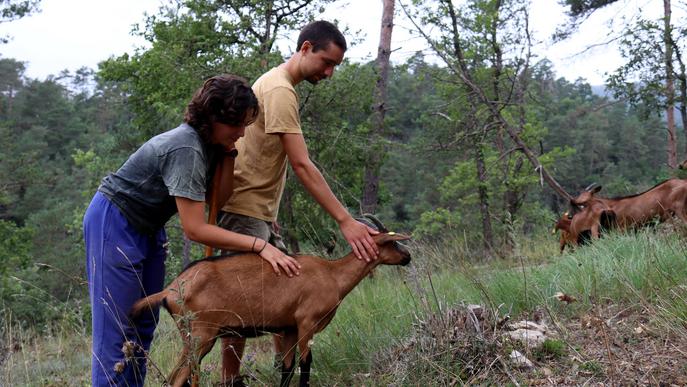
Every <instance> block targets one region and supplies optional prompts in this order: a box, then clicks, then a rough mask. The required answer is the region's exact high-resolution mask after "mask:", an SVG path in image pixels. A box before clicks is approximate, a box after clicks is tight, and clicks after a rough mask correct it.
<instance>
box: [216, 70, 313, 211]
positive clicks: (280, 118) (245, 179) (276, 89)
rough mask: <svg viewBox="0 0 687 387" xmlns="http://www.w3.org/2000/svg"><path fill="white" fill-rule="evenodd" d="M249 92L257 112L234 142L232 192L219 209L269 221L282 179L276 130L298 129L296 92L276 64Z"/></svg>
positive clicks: (281, 152)
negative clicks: (253, 99) (255, 98)
mask: <svg viewBox="0 0 687 387" xmlns="http://www.w3.org/2000/svg"><path fill="white" fill-rule="evenodd" d="M253 92H255V95H256V96H257V97H258V102H259V103H260V114H259V115H258V118H257V120H256V121H255V123H253V124H252V125H251V126H249V127H247V128H246V133H245V135H244V137H243V138H241V139H239V140H238V142H237V143H236V148H237V149H238V151H239V154H238V156H237V158H236V164H235V166H234V193H233V194H232V196H231V198H230V199H229V201H228V202H227V204H226V205H225V206H224V207H223V208H222V210H224V211H227V212H233V213H236V214H241V215H247V216H251V217H254V218H258V219H262V220H265V221H268V222H273V221H275V220H276V219H277V213H278V211H279V201H280V200H281V196H282V193H283V192H284V184H285V182H286V162H287V159H286V151H284V147H283V146H282V143H281V140H280V138H279V135H278V133H302V131H301V121H300V117H299V115H298V94H297V93H296V90H295V89H294V87H293V85H292V84H291V77H290V76H289V74H288V73H287V72H286V71H285V70H283V69H281V68H279V67H275V68H273V69H272V70H270V71H268V72H266V73H265V74H263V75H262V76H261V77H260V78H258V80H257V81H255V83H254V84H253Z"/></svg>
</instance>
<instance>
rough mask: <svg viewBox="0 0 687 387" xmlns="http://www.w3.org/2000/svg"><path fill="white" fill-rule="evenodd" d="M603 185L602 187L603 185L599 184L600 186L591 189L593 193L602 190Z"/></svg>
mask: <svg viewBox="0 0 687 387" xmlns="http://www.w3.org/2000/svg"><path fill="white" fill-rule="evenodd" d="M601 187H602V186H600V185H599V186H596V187H594V189H593V190H591V193H597V192H599V191H601Z"/></svg>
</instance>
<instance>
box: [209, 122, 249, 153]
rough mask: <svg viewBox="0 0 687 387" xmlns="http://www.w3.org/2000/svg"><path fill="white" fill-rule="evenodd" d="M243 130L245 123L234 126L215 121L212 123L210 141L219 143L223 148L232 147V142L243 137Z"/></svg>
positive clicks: (244, 130)
mask: <svg viewBox="0 0 687 387" xmlns="http://www.w3.org/2000/svg"><path fill="white" fill-rule="evenodd" d="M245 132H246V125H245V124H241V125H239V126H235V125H229V124H223V123H221V122H216V121H215V122H213V123H212V143H213V144H220V145H222V146H224V147H225V148H233V147H234V143H235V142H236V141H237V140H238V139H239V138H241V137H243V135H244V133H245Z"/></svg>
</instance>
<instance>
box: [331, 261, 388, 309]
mask: <svg viewBox="0 0 687 387" xmlns="http://www.w3.org/2000/svg"><path fill="white" fill-rule="evenodd" d="M330 262H331V263H332V264H331V273H332V276H333V277H334V278H335V279H336V283H337V285H338V287H339V292H340V296H341V298H343V297H344V296H345V295H346V294H348V293H350V291H351V290H353V288H354V287H356V285H358V284H359V283H360V281H362V280H363V278H365V277H366V276H367V275H368V274H369V273H370V271H371V270H372V269H374V268H375V267H377V265H379V264H380V263H382V262H381V258H380V257H377V259H373V260H372V261H370V262H366V261H365V260H364V259H358V258H357V257H356V256H355V254H353V252H350V253H348V254H347V255H346V256H344V257H343V258H341V259H337V260H336V261H330Z"/></svg>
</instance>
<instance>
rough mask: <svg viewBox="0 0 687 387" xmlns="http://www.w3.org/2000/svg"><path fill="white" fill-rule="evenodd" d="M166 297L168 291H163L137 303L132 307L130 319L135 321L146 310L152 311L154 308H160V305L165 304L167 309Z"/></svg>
mask: <svg viewBox="0 0 687 387" xmlns="http://www.w3.org/2000/svg"><path fill="white" fill-rule="evenodd" d="M166 296H167V291H165V290H163V291H161V292H159V293H155V294H153V295H150V296H148V297H146V298H141V299H140V300H138V301H136V303H135V304H134V306H132V307H131V310H129V318H131V319H135V318H137V317H139V316H140V315H141V314H142V313H143V312H144V311H145V310H151V311H152V309H153V308H157V307H159V306H160V304H164V306H165V308H167V303H166V302H165V297H166Z"/></svg>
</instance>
